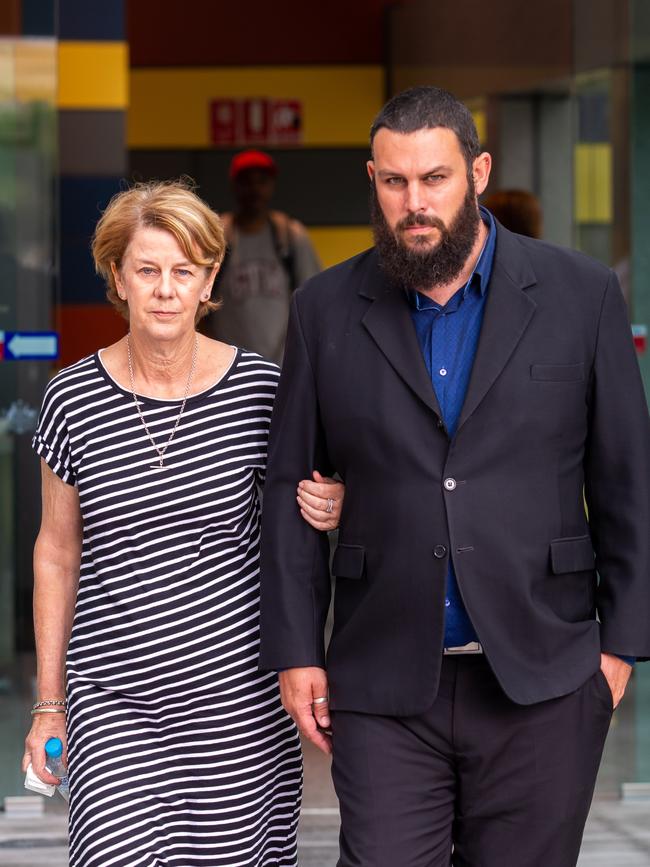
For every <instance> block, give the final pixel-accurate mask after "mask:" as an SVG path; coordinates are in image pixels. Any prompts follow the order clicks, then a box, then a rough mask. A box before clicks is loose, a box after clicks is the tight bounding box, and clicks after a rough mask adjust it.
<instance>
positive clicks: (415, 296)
mask: <svg viewBox="0 0 650 867" xmlns="http://www.w3.org/2000/svg"><path fill="white" fill-rule="evenodd" d="M479 212H480V214H481V219H482V220H483V222H484V223H485V225H486V227H487V230H488V236H487V238H486V239H485V243H484V244H483V249H482V250H481V254H480V256H479V257H478V260H477V262H476V265H475V266H474V270H473V271H472V274H471V276H470V278H469V280H468V281H467V283H466V284H465V287H464V289H463V298H464V297H465V296H466V295H467V293H468V292H469V291H470V289H472V288H474V287H476V288H477V289H478V291H479V293H480V294H481V295H482V296H484V295H485V293H486V292H487V287H488V284H489V282H490V277H491V275H492V265H493V264H494V251H495V249H496V241H497V227H496V222H495V220H494V217H493V216H492V214H491V213H490V212H489V211H488V209H487V208H484V207H483V205H479ZM408 297H409V301H410V302H411V305H412V306H413V307H415V309H416V310H425V309H430V308H431V307H436V308H438V309H439V305H437V304H435V302H433V301H432V300H431V299H430V298H428V297H427V296H426V295H423V294H422V293H421V292H416V291H414V290H410V291H409V292H408Z"/></svg>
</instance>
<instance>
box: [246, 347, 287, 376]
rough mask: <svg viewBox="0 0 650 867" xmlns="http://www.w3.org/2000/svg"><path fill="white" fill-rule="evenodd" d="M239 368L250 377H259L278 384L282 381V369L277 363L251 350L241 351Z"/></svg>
mask: <svg viewBox="0 0 650 867" xmlns="http://www.w3.org/2000/svg"><path fill="white" fill-rule="evenodd" d="M238 352H239V359H238V365H237V367H238V368H239V369H240V370H241V371H242V372H245V373H246V374H248V375H259V376H262V377H265V378H268V379H270V380H273V381H275V382H277V381H278V380H279V379H280V368H279V366H278V365H277V364H275V362H273V361H269V360H268V358H264V357H263V356H262V355H259V354H258V353H257V352H253V351H252V350H250V349H240V350H238Z"/></svg>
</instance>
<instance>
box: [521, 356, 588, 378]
mask: <svg viewBox="0 0 650 867" xmlns="http://www.w3.org/2000/svg"><path fill="white" fill-rule="evenodd" d="M530 378H531V379H534V380H537V382H582V380H583V379H584V378H585V366H584V364H583V363H582V362H581V361H580V362H578V363H577V364H532V365H531V367H530Z"/></svg>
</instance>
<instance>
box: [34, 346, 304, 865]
mask: <svg viewBox="0 0 650 867" xmlns="http://www.w3.org/2000/svg"><path fill="white" fill-rule="evenodd" d="M278 376H279V371H278V368H277V367H276V366H275V365H273V364H271V363H269V362H266V361H264V360H263V359H262V358H260V357H259V356H258V355H255V354H253V353H250V352H243V351H241V350H239V351H237V354H236V355H235V358H234V360H233V362H232V364H231V366H230V369H229V370H228V371H227V373H226V374H225V375H224V376H223V378H222V379H221V380H220V381H219V382H218V383H217V384H215V385H214V386H213V387H211V388H209V389H208V390H207V391H205V392H203V393H201V394H198V395H195V396H192V397H190V398H189V399H188V401H187V405H186V407H185V412H184V414H183V417H182V421H181V423H180V426H179V428H178V430H177V431H176V435H175V437H174V439H173V441H172V444H171V445H170V447H169V449H168V451H167V454H166V456H165V463H166V464H167V463H168V469H164V470H157V469H152V468H151V467H152V465H155V464H156V463H157V456H156V453H155V452H154V450H153V448H152V446H151V443H150V442H149V440H148V438H147V435H146V433H145V431H144V429H143V426H142V423H141V421H140V419H139V417H138V415H137V413H136V409H135V406H134V402H133V397H132V395H131V393H130V392H128V391H125V390H124V389H123V388H121V387H120V386H119V385H118V384H117V383H116V382H115V381H114V380H113V379H112V378H111V377H110V375H109V374H108V372H107V371H106V370H105V368H104V367H103V365H102V362H101V357H100V354H96V355H94V356H90V357H88V358H84V359H82V360H81V361H79V362H78V363H77V364H74V365H72V366H71V367H68V368H66V369H64V370H62V371H61V373H59V374H58V375H57V376H56V377H55V378H54V379H53V380H52V381H51V383H50V384H49V386H48V388H47V391H46V395H45V399H44V402H43V408H42V411H41V417H40V420H39V425H38V430H37V432H36V435H35V438H34V447H35V449H36V451H37V452H38V454H39V455H40V456H41V457H42V458H43V459H44V460H45V461H46V462H47V464H48V465H49V466H50V467H51V468H52V470H53V471H54V472H55V473H56V474H57V475H58V476H60V478H61V479H63V481H65V482H67V483H69V484H73V485H76V487H77V489H78V492H79V501H80V505H81V513H82V517H83V554H82V560H81V577H80V584H79V594H78V598H77V605H76V611H75V618H74V625H73V629H72V637H71V641H70V645H69V649H68V657H67V689H68V701H69V711H68V740H69V770H70V779H71V801H70V864H71V865H74V867H139V865H142V867H162V865H177V867H194V865H201V867H205V865H210V867H240V865H246V867H253V865H255V867H262V865H295V864H296V829H297V822H298V813H299V805H300V793H301V785H302V766H301V757H300V746H299V741H298V737H297V733H296V730H295V728H294V725H293V723H292V722H291V720H290V719H289V718H288V716H287V715H286V714H285V712H284V710H283V709H282V706H281V704H280V700H279V693H278V686H277V678H276V676H275V675H273V674H261V673H260V672H259V671H258V670H257V658H258V570H259V565H258V560H259V523H260V503H259V493H258V485H259V484H260V483H261V482H262V480H263V477H264V469H265V463H266V446H267V436H268V428H269V421H270V416H271V408H272V405H273V398H274V395H275V389H276V385H277V380H278ZM140 400H141V408H142V411H143V413H144V415H145V418H146V420H147V424H148V425H149V429H150V430H151V432H152V434H153V436H154V438H155V439H156V442H157V443H158V444H163V443H165V442H166V441H167V438H168V436H169V433H170V431H171V429H172V426H173V424H174V422H175V420H176V417H177V414H178V411H179V406H180V401H178V400H158V399H153V398H148V397H141V398H140Z"/></svg>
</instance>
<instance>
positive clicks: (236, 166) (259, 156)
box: [230, 150, 278, 180]
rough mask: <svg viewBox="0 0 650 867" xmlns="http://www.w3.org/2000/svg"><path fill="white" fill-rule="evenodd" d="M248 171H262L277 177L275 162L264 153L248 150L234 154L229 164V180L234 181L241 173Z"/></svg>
mask: <svg viewBox="0 0 650 867" xmlns="http://www.w3.org/2000/svg"><path fill="white" fill-rule="evenodd" d="M248 169H263V170H264V171H265V172H268V173H269V174H271V175H277V173H278V167H277V165H276V163H275V160H274V159H273V157H272V156H269V154H266V153H264V151H256V150H248V151H241V153H238V154H235V156H234V157H233V158H232V161H231V163H230V179H231V180H234V179H235V178H236V177H237V175H239V174H241V172H245V171H247V170H248Z"/></svg>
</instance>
